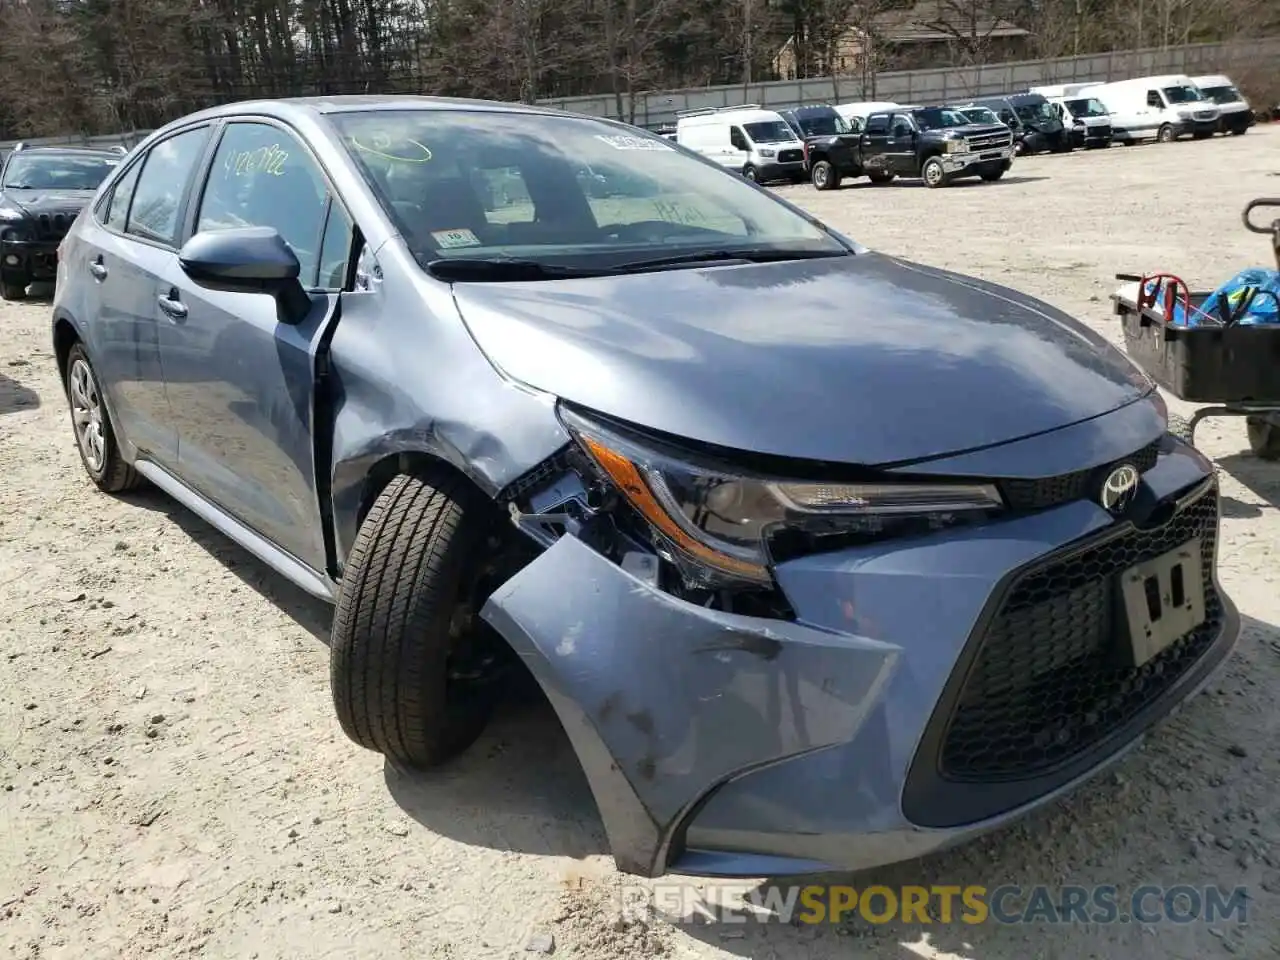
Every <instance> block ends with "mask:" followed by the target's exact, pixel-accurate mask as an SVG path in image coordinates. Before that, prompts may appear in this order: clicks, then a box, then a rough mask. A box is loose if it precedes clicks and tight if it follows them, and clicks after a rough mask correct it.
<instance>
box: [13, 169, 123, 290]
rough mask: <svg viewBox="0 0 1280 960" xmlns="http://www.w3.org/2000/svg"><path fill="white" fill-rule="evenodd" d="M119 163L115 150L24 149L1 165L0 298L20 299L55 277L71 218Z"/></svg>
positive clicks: (73, 217) (72, 218) (73, 218)
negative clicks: (29, 290) (38, 283)
mask: <svg viewBox="0 0 1280 960" xmlns="http://www.w3.org/2000/svg"><path fill="white" fill-rule="evenodd" d="M119 163H120V155H119V154H118V153H116V152H115V151H113V150H87V149H78V148H74V147H24V146H23V145H22V144H18V145H17V146H16V147H15V148H14V149H13V150H12V151H11V152H10V153H9V154H8V156H6V158H5V161H4V165H3V167H2V168H0V297H3V298H4V299H5V300H21V299H23V298H24V297H26V295H27V287H29V286H31V284H32V283H36V282H38V281H46V280H52V279H53V278H54V275H55V273H56V271H57V252H58V244H59V243H61V242H62V238H63V237H64V236H65V235H66V232H67V230H68V228H69V227H70V226H71V222H72V221H73V220H75V218H76V216H77V215H78V214H79V213H80V211H81V209H83V207H84V205H85V204H86V203H88V202H89V200H90V199H92V197H93V193H94V191H95V190H97V189H98V185H99V184H100V183H102V181H103V179H104V178H105V177H106V176H107V174H108V173H110V172H111V171H112V169H113V168H114V167H115V166H116V165H117V164H119Z"/></svg>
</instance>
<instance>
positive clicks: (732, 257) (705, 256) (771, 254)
mask: <svg viewBox="0 0 1280 960" xmlns="http://www.w3.org/2000/svg"><path fill="white" fill-rule="evenodd" d="M846 255H847V251H844V252H840V253H836V252H834V251H831V250H768V249H756V250H752V249H748V250H699V251H698V252H697V253H677V254H672V255H671V256H669V257H654V258H652V259H650V260H631V261H629V262H627V263H620V264H618V265H617V266H615V267H614V271H615V272H617V273H639V272H642V271H644V270H654V269H658V268H661V267H678V266H681V265H682V264H686V263H773V262H775V261H781V260H818V259H822V258H825V257H841V256H846Z"/></svg>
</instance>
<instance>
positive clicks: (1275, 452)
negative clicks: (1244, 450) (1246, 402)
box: [1245, 417, 1280, 460]
mask: <svg viewBox="0 0 1280 960" xmlns="http://www.w3.org/2000/svg"><path fill="white" fill-rule="evenodd" d="M1245 422H1246V425H1247V427H1248V430H1249V449H1250V450H1252V451H1253V455H1254V456H1255V457H1257V458H1259V459H1260V460H1280V423H1277V422H1276V421H1274V420H1269V419H1267V418H1266V417H1246V418H1245Z"/></svg>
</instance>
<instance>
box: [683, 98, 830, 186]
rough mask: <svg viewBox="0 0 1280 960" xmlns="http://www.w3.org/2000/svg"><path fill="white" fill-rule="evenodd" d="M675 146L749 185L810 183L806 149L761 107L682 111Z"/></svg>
mask: <svg viewBox="0 0 1280 960" xmlns="http://www.w3.org/2000/svg"><path fill="white" fill-rule="evenodd" d="M676 143H678V144H680V146H682V147H686V148H688V149H689V150H692V151H694V152H695V153H700V154H702V155H703V156H704V157H706V158H707V159H708V160H712V161H714V162H715V163H718V164H720V165H721V166H723V167H728V168H729V169H731V170H737V171H738V172H739V173H741V174H742V175H743V176H744V177H746V178H747V179H748V180H756V181H758V182H760V183H767V182H768V181H770V180H790V181H792V182H793V183H803V182H804V181H805V180H807V179H808V175H807V174H806V173H805V172H804V143H803V142H802V141H801V140H800V139H799V138H798V137H797V136H796V134H795V131H794V130H792V129H791V127H790V126H789V125H788V124H787V122H786V121H785V120H783V119H782V117H781V116H779V115H778V114H777V113H775V112H774V111H772V110H762V109H760V106H759V105H758V104H754V103H752V104H747V105H745V106H741V107H720V108H719V109H717V108H715V107H707V108H706V109H703V110H682V111H681V112H680V113H678V114H676Z"/></svg>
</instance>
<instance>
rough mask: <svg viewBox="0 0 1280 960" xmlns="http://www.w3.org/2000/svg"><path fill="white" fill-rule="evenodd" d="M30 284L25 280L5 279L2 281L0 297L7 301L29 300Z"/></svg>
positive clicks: (0, 280)
mask: <svg viewBox="0 0 1280 960" xmlns="http://www.w3.org/2000/svg"><path fill="white" fill-rule="evenodd" d="M27 286H28V283H27V281H26V279H25V278H21V277H19V278H16V279H15V278H13V277H5V278H3V279H0V297H3V298H4V299H5V300H25V299H27Z"/></svg>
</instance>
